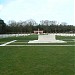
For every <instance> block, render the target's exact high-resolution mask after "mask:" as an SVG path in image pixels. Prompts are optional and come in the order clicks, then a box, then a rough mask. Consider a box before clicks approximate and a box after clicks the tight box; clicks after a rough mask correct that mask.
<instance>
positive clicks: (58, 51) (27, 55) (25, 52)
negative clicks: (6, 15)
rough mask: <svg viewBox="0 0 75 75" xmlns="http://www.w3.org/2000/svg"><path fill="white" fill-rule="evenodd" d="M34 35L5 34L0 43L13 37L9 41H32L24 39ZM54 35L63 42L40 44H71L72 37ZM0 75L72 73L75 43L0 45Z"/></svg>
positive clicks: (30, 38) (29, 38)
mask: <svg viewBox="0 0 75 75" xmlns="http://www.w3.org/2000/svg"><path fill="white" fill-rule="evenodd" d="M36 39H37V35H30V36H20V37H9V38H2V39H0V44H3V43H6V42H9V41H12V40H17V41H16V42H14V43H11V44H10V45H34V44H28V43H27V42H28V41H29V40H36ZM56 39H59V40H64V41H67V43H65V44H64V43H63V44H57V43H55V44H51V43H49V44H43V45H75V41H74V40H73V39H75V37H71V36H70V37H69V36H67V37H64V36H56ZM35 45H36V44H35ZM38 45H40V44H38ZM0 75H75V46H53V47H52V46H22V47H21V46H11V47H10V46H5V47H0Z"/></svg>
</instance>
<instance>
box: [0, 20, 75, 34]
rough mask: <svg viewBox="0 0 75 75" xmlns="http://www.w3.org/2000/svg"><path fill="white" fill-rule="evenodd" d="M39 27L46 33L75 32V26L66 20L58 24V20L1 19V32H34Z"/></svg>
mask: <svg viewBox="0 0 75 75" xmlns="http://www.w3.org/2000/svg"><path fill="white" fill-rule="evenodd" d="M38 28H39V30H43V31H44V33H75V26H74V25H68V24H67V23H66V22H62V23H60V24H58V23H57V21H49V20H42V21H40V23H39V24H38V23H36V21H34V20H32V19H30V20H26V21H19V22H16V21H9V22H8V24H5V23H4V21H3V20H0V34H9V33H12V34H13V33H15V34H17V33H33V32H34V30H38Z"/></svg>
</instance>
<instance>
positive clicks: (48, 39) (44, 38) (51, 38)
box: [28, 34, 65, 43]
mask: <svg viewBox="0 0 75 75" xmlns="http://www.w3.org/2000/svg"><path fill="white" fill-rule="evenodd" d="M28 43H65V41H62V40H56V38H55V35H54V34H49V35H38V40H33V41H29V42H28Z"/></svg>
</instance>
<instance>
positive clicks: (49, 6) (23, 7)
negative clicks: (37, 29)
mask: <svg viewBox="0 0 75 75" xmlns="http://www.w3.org/2000/svg"><path fill="white" fill-rule="evenodd" d="M0 18H1V19H3V20H4V21H5V22H6V23H7V22H8V21H9V20H15V21H20V20H22V21H25V20H28V19H34V20H35V21H36V22H40V20H50V21H51V20H56V21H58V22H67V23H68V24H74V0H0Z"/></svg>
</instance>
